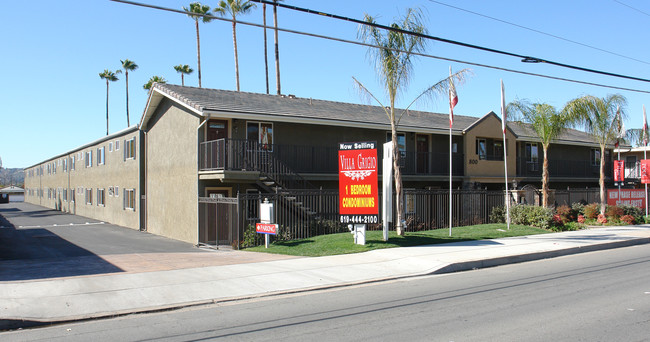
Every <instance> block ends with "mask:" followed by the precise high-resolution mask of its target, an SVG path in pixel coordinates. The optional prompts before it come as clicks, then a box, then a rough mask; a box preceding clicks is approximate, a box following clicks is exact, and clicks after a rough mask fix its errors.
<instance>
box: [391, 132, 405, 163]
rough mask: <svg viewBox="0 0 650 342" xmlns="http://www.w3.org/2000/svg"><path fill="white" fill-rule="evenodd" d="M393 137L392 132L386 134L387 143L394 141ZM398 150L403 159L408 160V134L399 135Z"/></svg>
mask: <svg viewBox="0 0 650 342" xmlns="http://www.w3.org/2000/svg"><path fill="white" fill-rule="evenodd" d="M392 140H393V137H392V135H391V133H390V132H387V133H386V142H389V141H392ZM397 148H399V154H400V157H401V158H402V159H404V158H406V134H404V133H397Z"/></svg>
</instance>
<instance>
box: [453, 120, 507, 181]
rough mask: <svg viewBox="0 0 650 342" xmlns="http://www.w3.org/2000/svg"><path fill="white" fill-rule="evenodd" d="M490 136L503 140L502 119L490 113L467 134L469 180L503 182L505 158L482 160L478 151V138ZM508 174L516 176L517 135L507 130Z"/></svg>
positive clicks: (466, 156)
mask: <svg viewBox="0 0 650 342" xmlns="http://www.w3.org/2000/svg"><path fill="white" fill-rule="evenodd" d="M477 138H489V139H494V140H499V141H503V131H502V130H501V121H499V119H497V117H496V115H488V116H486V117H485V118H484V119H483V120H482V121H480V122H479V123H478V124H477V125H476V126H474V127H472V128H471V129H470V130H468V131H467V132H466V134H465V142H464V149H465V151H464V155H465V176H467V177H468V179H469V181H480V182H503V179H502V178H499V177H504V174H503V173H504V166H503V160H481V159H479V156H478V154H477V153H476V139H477ZM506 141H507V146H506V148H507V157H508V176H515V172H516V169H517V166H516V160H517V159H516V155H517V153H516V139H515V136H514V135H513V134H512V133H511V132H510V131H509V130H506Z"/></svg>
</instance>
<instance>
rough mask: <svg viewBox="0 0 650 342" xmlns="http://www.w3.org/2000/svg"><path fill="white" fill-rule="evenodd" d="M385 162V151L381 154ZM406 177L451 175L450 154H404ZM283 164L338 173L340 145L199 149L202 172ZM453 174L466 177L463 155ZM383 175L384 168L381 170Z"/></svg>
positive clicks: (237, 144)
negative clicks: (272, 163)
mask: <svg viewBox="0 0 650 342" xmlns="http://www.w3.org/2000/svg"><path fill="white" fill-rule="evenodd" d="M377 156H378V158H379V159H381V156H382V151H381V150H378V151H377ZM401 156H402V158H401V160H400V164H401V166H402V174H404V175H439V176H444V175H448V174H449V153H434V152H429V153H416V152H411V151H407V152H405V153H404V152H403V153H402V155H401ZM272 160H276V161H279V162H281V163H282V164H283V165H285V166H286V167H287V168H289V169H291V170H292V171H293V172H295V173H300V174H310V173H312V174H315V173H319V174H324V173H325V174H327V173H330V174H336V173H338V146H336V145H335V146H305V145H279V144H273V145H267V144H261V143H258V142H255V141H249V140H236V139H219V140H212V141H206V142H203V143H201V144H200V146H199V171H215V170H229V171H260V170H262V168H264V167H265V165H267V164H268V163H269V162H270V161H272ZM452 162H453V171H452V172H453V174H454V175H456V176H462V175H463V173H464V170H463V155H462V154H454V155H453V161H452ZM378 169H379V170H378V171H379V173H380V174H381V172H382V170H381V166H380V167H378Z"/></svg>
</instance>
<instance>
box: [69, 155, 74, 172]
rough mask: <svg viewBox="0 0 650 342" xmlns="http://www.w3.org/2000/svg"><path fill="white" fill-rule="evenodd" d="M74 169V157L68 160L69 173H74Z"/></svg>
mask: <svg viewBox="0 0 650 342" xmlns="http://www.w3.org/2000/svg"><path fill="white" fill-rule="evenodd" d="M74 167H75V156H72V159H70V171H74Z"/></svg>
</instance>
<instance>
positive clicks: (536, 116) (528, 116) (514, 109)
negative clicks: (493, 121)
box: [508, 101, 571, 207]
mask: <svg viewBox="0 0 650 342" xmlns="http://www.w3.org/2000/svg"><path fill="white" fill-rule="evenodd" d="M508 113H511V120H512V121H523V122H524V123H526V124H528V127H529V128H530V129H532V131H533V132H534V133H535V135H536V136H537V138H539V140H540V142H541V144H542V150H543V153H544V162H543V164H542V165H543V166H542V204H543V206H544V207H548V179H549V175H548V150H549V147H550V145H551V142H553V140H555V139H556V138H557V137H559V136H560V135H561V134H562V133H563V132H564V131H565V130H566V129H567V127H568V126H569V125H570V124H571V122H570V120H569V118H568V116H567V115H566V114H564V113H559V112H558V111H557V110H556V109H555V107H553V106H551V105H549V104H546V103H532V104H531V103H529V102H527V101H513V102H511V103H510V104H508Z"/></svg>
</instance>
